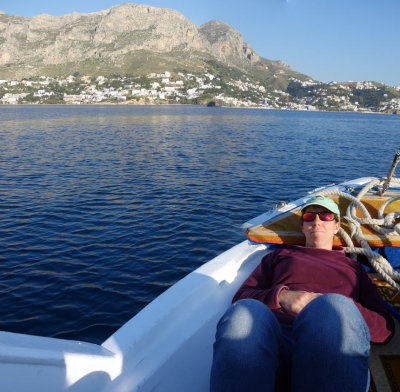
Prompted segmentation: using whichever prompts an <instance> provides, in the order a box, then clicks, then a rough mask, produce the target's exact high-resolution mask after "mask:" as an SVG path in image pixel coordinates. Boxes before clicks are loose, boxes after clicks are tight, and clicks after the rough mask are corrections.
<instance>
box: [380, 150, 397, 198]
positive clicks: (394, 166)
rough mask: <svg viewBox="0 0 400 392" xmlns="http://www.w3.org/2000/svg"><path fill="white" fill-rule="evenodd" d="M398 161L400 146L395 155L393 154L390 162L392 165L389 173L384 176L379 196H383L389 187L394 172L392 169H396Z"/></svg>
mask: <svg viewBox="0 0 400 392" xmlns="http://www.w3.org/2000/svg"><path fill="white" fill-rule="evenodd" d="M399 162H400V148H399V149H398V150H397V151H396V155H395V156H394V159H393V163H392V167H391V168H390V170H389V173H388V175H387V177H386V181H385V183H384V184H383V188H382V192H381V196H383V194H384V193H385V192H386V191H387V189H388V188H389V184H390V180H391V179H392V177H393V174H394V170H395V169H396V166H397V164H398V163H399Z"/></svg>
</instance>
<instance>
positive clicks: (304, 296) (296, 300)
mask: <svg viewBox="0 0 400 392" xmlns="http://www.w3.org/2000/svg"><path fill="white" fill-rule="evenodd" d="M320 295H322V294H320V293H310V292H308V291H296V290H294V291H292V290H281V292H280V293H279V297H278V301H279V304H280V305H281V307H282V308H283V309H284V310H286V311H287V312H289V313H293V314H295V315H298V314H299V313H300V312H301V311H302V310H303V308H304V307H305V306H306V305H308V304H309V303H310V302H311V301H312V300H313V299H315V298H317V297H319V296H320Z"/></svg>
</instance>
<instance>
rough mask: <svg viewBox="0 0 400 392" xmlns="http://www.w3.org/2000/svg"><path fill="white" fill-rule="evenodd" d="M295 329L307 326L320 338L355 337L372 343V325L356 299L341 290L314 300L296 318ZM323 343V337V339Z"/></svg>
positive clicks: (307, 328)
mask: <svg viewBox="0 0 400 392" xmlns="http://www.w3.org/2000/svg"><path fill="white" fill-rule="evenodd" d="M295 329H300V330H301V331H303V332H304V331H305V330H307V333H308V335H309V336H312V335H314V336H318V337H319V339H318V340H319V341H320V340H323V339H324V337H325V339H327V340H337V341H339V340H342V339H343V338H347V337H353V336H354V338H357V339H361V340H365V341H366V342H368V344H369V338H370V335H369V329H368V326H367V324H366V323H365V320H364V318H363V316H362V315H361V313H360V311H359V310H358V308H357V306H356V305H355V304H354V302H353V301H352V300H351V299H349V298H347V297H345V296H343V295H340V294H325V295H321V296H319V297H317V298H316V299H315V300H313V301H311V302H310V303H309V304H308V305H307V306H306V307H305V308H304V309H303V311H302V312H300V314H299V315H298V316H297V318H296V321H295ZM320 343H321V341H320Z"/></svg>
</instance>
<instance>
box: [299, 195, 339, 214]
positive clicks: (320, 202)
mask: <svg viewBox="0 0 400 392" xmlns="http://www.w3.org/2000/svg"><path fill="white" fill-rule="evenodd" d="M314 205H316V206H321V207H325V208H326V209H327V210H329V211H330V212H333V213H334V214H336V215H337V217H338V218H340V211H339V207H338V205H337V204H336V203H335V202H334V201H333V200H332V199H329V198H328V197H325V196H314V197H312V198H311V199H309V200H307V202H306V204H304V206H303V207H302V208H301V211H302V212H303V210H304V209H305V208H307V207H308V206H314Z"/></svg>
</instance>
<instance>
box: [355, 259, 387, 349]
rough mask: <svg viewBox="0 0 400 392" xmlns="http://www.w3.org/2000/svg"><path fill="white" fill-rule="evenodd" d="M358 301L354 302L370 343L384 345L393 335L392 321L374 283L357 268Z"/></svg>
mask: <svg viewBox="0 0 400 392" xmlns="http://www.w3.org/2000/svg"><path fill="white" fill-rule="evenodd" d="M359 276H360V299H359V302H357V301H354V302H355V304H356V306H357V307H358V309H359V310H360V312H361V314H362V315H363V317H364V320H365V322H366V323H367V325H368V328H369V330H370V334H371V342H373V343H386V342H388V341H389V340H390V338H391V337H392V335H393V333H394V321H393V319H392V317H391V315H390V312H389V310H388V308H387V307H386V305H385V303H384V301H383V299H382V298H381V296H380V295H379V293H378V290H377V288H376V286H375V283H374V282H373V281H372V280H371V278H370V277H369V276H368V274H367V272H366V271H365V270H364V268H363V267H362V266H361V264H360V266H359Z"/></svg>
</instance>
